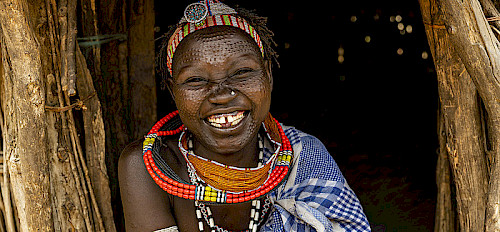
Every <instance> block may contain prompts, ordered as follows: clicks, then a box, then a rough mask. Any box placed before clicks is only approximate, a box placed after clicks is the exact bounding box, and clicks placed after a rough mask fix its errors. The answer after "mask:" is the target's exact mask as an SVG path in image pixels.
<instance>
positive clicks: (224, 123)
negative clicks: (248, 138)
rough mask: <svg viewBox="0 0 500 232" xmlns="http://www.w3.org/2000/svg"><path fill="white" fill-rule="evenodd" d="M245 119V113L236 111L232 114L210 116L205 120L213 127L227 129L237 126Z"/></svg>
mask: <svg viewBox="0 0 500 232" xmlns="http://www.w3.org/2000/svg"><path fill="white" fill-rule="evenodd" d="M245 117H246V114H245V111H234V112H230V113H223V114H214V115H210V116H208V117H207V118H206V119H205V120H206V121H207V122H208V124H209V125H211V126H213V127H216V128H219V129H227V128H232V127H235V126H237V125H238V124H239V123H240V122H241V121H242V120H243V118H245Z"/></svg>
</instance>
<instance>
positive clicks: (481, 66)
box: [420, 0, 500, 231]
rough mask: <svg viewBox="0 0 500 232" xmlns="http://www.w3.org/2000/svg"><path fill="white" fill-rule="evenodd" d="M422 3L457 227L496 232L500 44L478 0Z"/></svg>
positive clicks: (499, 175) (498, 220) (499, 180)
mask: <svg viewBox="0 0 500 232" xmlns="http://www.w3.org/2000/svg"><path fill="white" fill-rule="evenodd" d="M484 1H486V0H483V2H484ZM490 6H491V5H490ZM420 7H421V11H422V16H423V20H424V24H425V25H426V32H427V38H428V40H429V45H430V47H431V50H432V54H433V58H434V63H435V65H436V70H437V74H438V83H439V96H440V100H441V108H442V110H441V113H442V116H443V117H444V120H445V127H447V129H446V134H445V137H446V139H445V140H444V141H441V143H445V144H441V146H443V145H444V146H445V147H446V149H447V153H448V157H449V158H450V167H451V170H452V174H453V180H454V183H453V185H454V186H455V190H456V196H452V197H454V200H455V201H456V202H457V209H456V214H457V220H458V225H459V228H457V230H460V231H500V212H499V211H500V173H499V172H500V167H499V166H500V104H499V100H498V99H499V98H500V84H499V83H500V82H499V80H500V49H499V45H500V43H499V42H498V39H497V38H496V36H495V35H494V34H493V32H492V30H491V26H490V24H489V23H488V22H487V21H486V18H485V15H484V13H483V10H482V7H481V5H480V3H479V1H478V0H464V1H454V0H442V1H435V0H420ZM483 7H484V6H483ZM489 11H490V12H491V11H492V10H491V9H489ZM483 103H484V109H485V112H483V111H482V106H481V104H483ZM481 112H482V113H481ZM438 186H439V185H438ZM439 194H448V193H446V192H442V191H439ZM450 194H451V193H450ZM440 197H441V198H443V197H445V196H440ZM440 197H438V199H440ZM439 203H442V202H439ZM438 208H440V209H445V208H446V207H444V206H442V207H439V206H438ZM446 213H447V212H444V213H441V214H437V216H438V217H441V216H442V215H445V214H446ZM440 220H441V219H440V218H436V221H440ZM443 220H446V219H443ZM446 228H449V227H446V226H444V225H438V224H436V231H447V230H446Z"/></svg>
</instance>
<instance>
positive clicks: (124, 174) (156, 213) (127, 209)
mask: <svg viewBox="0 0 500 232" xmlns="http://www.w3.org/2000/svg"><path fill="white" fill-rule="evenodd" d="M118 179H119V184H120V193H121V198H122V204H123V212H124V215H125V226H126V230H127V232H133V231H155V230H159V229H163V228H167V227H170V226H173V225H175V224H176V223H175V219H174V217H173V216H172V212H171V204H170V200H169V197H168V195H167V193H166V192H164V191H163V190H162V189H161V188H160V187H158V186H157V185H156V183H155V182H154V181H153V179H152V178H151V176H150V175H149V173H148V172H147V170H146V166H145V165H144V161H143V159H142V140H140V141H136V142H133V143H132V144H130V145H128V146H127V147H126V148H125V149H124V150H123V152H122V154H121V156H120V159H119V161H118Z"/></svg>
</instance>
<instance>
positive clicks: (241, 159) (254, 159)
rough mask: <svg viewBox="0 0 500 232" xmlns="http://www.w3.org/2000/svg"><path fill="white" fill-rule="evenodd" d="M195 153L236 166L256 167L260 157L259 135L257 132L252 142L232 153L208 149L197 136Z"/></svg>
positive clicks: (194, 140) (194, 141) (194, 143)
mask: <svg viewBox="0 0 500 232" xmlns="http://www.w3.org/2000/svg"><path fill="white" fill-rule="evenodd" d="M193 145H194V153H195V154H196V155H198V156H201V157H204V158H207V159H210V160H215V161H217V162H219V163H222V164H225V165H229V166H235V167H243V168H247V167H256V166H257V163H258V159H259V147H258V136H257V134H255V136H253V138H252V139H251V140H250V142H249V143H248V144H247V145H245V146H244V147H243V149H241V150H239V151H237V152H234V153H231V154H223V153H218V152H217V151H212V150H209V149H207V148H206V147H205V146H203V144H202V143H200V142H199V141H198V140H197V139H196V138H194V139H193Z"/></svg>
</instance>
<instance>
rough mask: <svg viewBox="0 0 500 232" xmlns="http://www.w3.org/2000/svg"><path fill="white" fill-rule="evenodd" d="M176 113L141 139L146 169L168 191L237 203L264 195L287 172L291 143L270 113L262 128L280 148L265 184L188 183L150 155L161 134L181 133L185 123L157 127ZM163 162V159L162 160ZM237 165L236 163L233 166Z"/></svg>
mask: <svg viewBox="0 0 500 232" xmlns="http://www.w3.org/2000/svg"><path fill="white" fill-rule="evenodd" d="M177 115H178V111H174V112H172V113H170V114H168V115H167V116H165V117H164V118H162V119H161V120H160V121H158V122H157V123H156V124H155V125H154V126H153V128H152V129H151V130H150V131H149V133H148V135H146V138H145V140H144V143H143V145H144V146H143V159H144V163H145V165H146V169H147V170H148V172H149V174H150V175H151V177H152V178H153V180H154V181H155V183H156V184H157V185H158V186H160V187H161V188H162V189H163V190H165V191H166V192H167V193H169V194H171V195H174V196H178V197H181V198H184V199H191V200H197V201H202V202H208V203H229V204H231V203H240V202H247V201H251V200H254V199H256V198H258V197H261V196H263V195H266V194H267V193H269V192H270V191H271V190H273V189H274V188H276V187H277V186H279V184H280V183H281V182H282V181H283V180H284V179H285V177H286V176H287V174H288V170H289V166H290V162H291V160H292V155H293V152H292V147H291V145H290V141H289V140H288V138H287V137H286V135H285V133H284V131H283V128H281V125H280V124H279V123H278V121H277V120H276V119H274V118H273V117H272V116H271V115H270V114H269V116H268V117H267V118H266V120H265V122H264V123H263V124H264V128H265V129H266V132H268V135H269V137H271V138H272V139H273V140H275V141H280V142H281V148H280V149H279V151H278V155H277V157H276V159H275V161H274V165H273V168H272V171H270V173H269V176H268V178H267V180H266V181H265V182H264V184H262V185H260V186H258V187H257V188H255V189H252V190H248V191H244V192H240V193H235V192H231V191H227V190H226V189H215V188H212V187H211V186H209V185H206V184H205V185H202V184H200V183H196V184H191V183H187V182H185V181H183V180H182V179H181V178H179V177H178V176H177V175H176V174H175V173H173V172H168V171H165V170H164V169H163V168H161V167H158V164H157V161H158V162H161V161H160V160H158V159H155V157H154V156H153V152H152V150H153V146H154V144H155V141H156V139H157V138H158V137H160V136H169V135H175V134H178V133H180V132H181V131H183V130H184V129H185V127H184V125H180V126H179V127H178V128H176V129H174V130H168V131H160V129H161V128H162V127H163V126H164V125H165V124H166V123H167V122H169V121H170V120H171V119H172V118H174V117H176V116H177ZM163 162H164V161H163ZM235 168H236V167H235Z"/></svg>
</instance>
